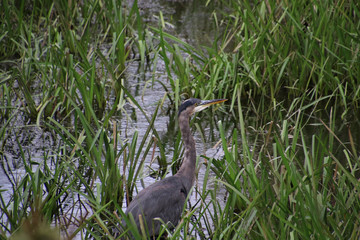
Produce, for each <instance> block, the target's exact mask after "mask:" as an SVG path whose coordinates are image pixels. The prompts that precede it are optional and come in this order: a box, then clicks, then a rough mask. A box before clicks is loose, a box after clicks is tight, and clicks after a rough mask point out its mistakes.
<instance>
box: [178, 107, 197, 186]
mask: <svg viewBox="0 0 360 240" xmlns="http://www.w3.org/2000/svg"><path fill="white" fill-rule="evenodd" d="M189 121H190V116H189V115H187V114H181V115H180V116H179V126H180V131H181V136H182V140H183V143H184V148H185V153H184V159H183V162H182V164H181V167H180V169H179V171H178V172H177V173H176V175H178V176H181V179H182V180H183V184H184V186H185V188H186V191H187V192H189V191H190V188H191V187H192V185H193V184H194V180H195V164H196V148H195V141H194V138H193V136H192V135H191V131H190V124H189Z"/></svg>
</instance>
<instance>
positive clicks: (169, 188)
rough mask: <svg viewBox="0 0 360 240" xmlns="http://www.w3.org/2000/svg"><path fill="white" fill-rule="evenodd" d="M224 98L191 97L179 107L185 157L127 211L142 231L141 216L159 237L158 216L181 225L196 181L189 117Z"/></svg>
mask: <svg viewBox="0 0 360 240" xmlns="http://www.w3.org/2000/svg"><path fill="white" fill-rule="evenodd" d="M224 101H226V99H216V100H210V101H202V100H200V99H195V98H191V99H188V100H186V101H185V102H184V103H183V104H182V105H181V106H180V107H179V114H178V119H179V127H180V131H181V135H182V140H183V142H184V148H185V153H184V159H183V162H182V164H181V167H180V169H179V171H178V172H177V173H176V174H175V175H174V176H171V177H167V178H165V179H163V180H160V181H158V182H155V183H154V184H152V185H150V186H149V187H147V188H145V189H143V190H142V191H141V192H140V193H139V194H138V195H137V196H136V197H135V198H134V199H133V201H132V202H131V203H130V204H129V206H128V208H127V210H126V212H125V214H126V215H129V214H130V213H131V214H132V215H133V217H134V220H135V223H136V225H137V228H138V229H139V231H140V220H139V216H141V217H142V218H143V222H144V225H145V226H147V230H148V234H149V236H156V235H158V233H159V231H160V227H161V224H162V222H161V221H159V220H158V219H157V218H160V219H162V221H163V222H164V223H166V224H167V225H168V227H170V228H172V227H176V225H177V224H178V222H179V220H180V217H181V213H182V210H183V207H184V205H185V200H186V197H187V195H188V193H189V192H190V189H191V187H192V186H193V184H194V181H195V163H196V149H195V141H194V138H193V137H192V135H191V131H190V126H189V121H190V117H191V116H192V115H193V114H194V113H195V112H198V111H201V110H203V109H205V108H207V107H208V106H210V105H212V104H215V103H220V102H224ZM154 218H155V219H154ZM123 225H125V221H123Z"/></svg>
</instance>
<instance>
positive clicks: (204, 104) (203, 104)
mask: <svg viewBox="0 0 360 240" xmlns="http://www.w3.org/2000/svg"><path fill="white" fill-rule="evenodd" d="M225 101H227V99H214V100H202V101H201V102H200V103H199V105H198V106H196V107H195V109H194V112H200V111H202V110H204V109H205V108H208V107H209V106H211V105H214V104H217V103H222V102H225Z"/></svg>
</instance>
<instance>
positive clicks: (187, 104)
mask: <svg viewBox="0 0 360 240" xmlns="http://www.w3.org/2000/svg"><path fill="white" fill-rule="evenodd" d="M225 101H227V99H213V100H200V99H197V98H189V99H187V100H185V101H184V102H183V103H182V104H181V105H180V107H179V116H180V114H181V113H182V112H184V111H186V112H187V113H188V114H189V116H191V115H192V114H194V113H196V112H200V111H202V110H204V109H206V108H208V107H209V106H211V105H213V104H217V103H222V102H225Z"/></svg>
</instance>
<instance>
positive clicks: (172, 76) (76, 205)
mask: <svg viewBox="0 0 360 240" xmlns="http://www.w3.org/2000/svg"><path fill="white" fill-rule="evenodd" d="M193 2H196V3H191V4H198V5H201V6H202V7H204V8H209V9H211V10H209V13H210V14H209V19H206V20H207V24H208V25H212V26H213V28H214V31H213V32H212V34H214V35H211V38H212V44H210V45H203V46H202V45H200V44H199V43H195V42H193V41H192V39H184V38H183V35H177V34H176V29H175V31H174V28H175V27H174V25H172V22H171V21H172V20H173V19H172V18H171V17H167V16H166V13H162V12H159V9H156V11H155V12H156V13H155V14H154V15H151V16H150V17H147V18H146V16H145V17H144V12H143V11H144V8H143V7H144V6H142V5H141V6H140V5H139V4H140V3H138V2H137V1H134V2H133V4H132V5H128V4H127V3H125V2H123V1H110V0H104V1H55V2H53V1H34V2H29V1H26V0H21V1H13V0H3V1H2V2H1V3H0V6H1V7H2V8H3V9H6V11H3V12H1V13H0V25H1V28H0V44H1V46H2V47H1V48H0V122H1V124H0V162H1V166H2V167H1V168H2V170H1V171H2V172H4V174H3V175H2V176H4V177H2V176H1V178H0V179H1V181H4V182H5V181H6V182H7V185H6V187H5V186H3V183H2V182H1V183H0V184H1V189H0V219H1V223H0V224H1V227H0V229H1V230H0V235H1V238H7V237H9V236H12V237H15V239H16V237H18V236H20V237H21V234H22V233H24V232H25V233H26V231H27V230H28V229H29V228H31V226H33V227H34V228H37V227H38V228H44V229H45V230H46V227H44V226H56V227H55V228H53V227H49V231H48V232H49V233H51V232H53V231H55V232H59V231H61V233H62V236H63V237H64V238H72V237H74V236H76V235H81V236H82V237H83V238H84V239H88V238H104V237H108V238H116V236H117V235H118V234H119V232H121V226H120V225H119V223H120V222H121V219H123V218H125V220H126V223H127V225H128V226H130V225H131V224H130V222H131V219H127V218H126V217H125V216H124V212H123V208H124V206H125V205H126V204H128V203H129V201H131V199H132V197H133V196H134V194H136V193H137V192H138V190H140V189H137V188H138V187H139V185H137V183H138V184H139V182H140V184H141V185H144V183H143V179H144V176H145V175H151V176H154V177H155V178H162V177H164V176H165V175H166V174H167V173H168V172H170V171H172V172H173V173H174V172H176V170H177V167H178V166H179V160H180V159H181V158H182V154H183V151H182V143H181V141H180V139H181V138H180V135H179V134H177V131H176V128H177V126H176V123H175V120H174V119H176V117H175V116H176V112H177V108H178V106H179V104H180V103H181V101H182V100H183V99H185V98H188V97H198V98H202V99H215V98H227V99H229V101H228V102H229V103H228V104H227V105H225V106H224V107H223V108H222V109H219V110H218V111H216V115H215V114H214V113H213V112H212V111H208V113H207V114H199V115H197V116H196V117H195V118H194V119H193V120H192V123H191V124H192V126H193V127H194V128H195V127H196V128H197V129H198V130H199V131H198V132H199V135H200V137H199V138H201V139H202V140H203V141H204V142H206V141H208V142H214V143H217V144H215V145H216V146H221V149H223V150H222V151H223V154H222V155H221V154H220V155H216V157H210V156H205V155H202V156H201V157H200V158H199V163H198V164H199V168H201V170H200V171H201V173H203V174H202V175H203V176H202V182H200V181H199V183H198V184H197V187H195V188H194V189H193V195H196V200H197V201H196V202H195V203H192V204H188V206H187V207H186V208H185V209H184V212H183V217H182V220H181V221H180V223H179V225H178V226H177V228H176V229H175V230H174V231H169V230H168V229H166V228H164V229H163V231H162V233H161V234H163V235H165V234H167V236H168V237H169V238H172V239H184V238H187V237H189V236H190V237H197V238H202V239H206V238H210V239H230V238H232V239H244V238H246V239H264V238H265V239H283V238H293V239H358V238H359V237H360V236H359V232H360V231H359V222H360V221H359V213H360V202H359V201H360V200H359V197H358V196H359V190H360V189H359V183H358V177H359V157H360V153H359V145H360V142H359V139H360V132H359V129H360V125H359V122H360V121H359V116H360V114H359V100H360V80H359V77H358V76H360V64H359V62H360V59H359V57H360V54H359V49H360V40H359V29H360V26H359V24H360V6H359V4H358V3H357V2H356V1H337V2H331V1H320V0H319V1H317V0H315V1H311V2H309V1H307V2H306V1H275V0H267V1H261V2H250V1H237V0H230V1H225V0H224V1H193ZM169 4H176V3H169ZM183 7H184V6H183ZM192 7H193V8H194V9H195V8H196V6H195V5H194V6H192ZM149 19H150V20H149ZM154 19H155V20H154ZM180 22H181V21H180ZM194 27H195V26H194ZM204 35H205V34H204ZM204 38H205V36H204ZM134 66H135V67H134ZM130 68H134V69H136V70H134V71H133V70H131V71H130V70H129V69H130ZM158 69H161V71H163V72H164V73H163V74H164V75H161V77H158V76H159V73H158V72H157V71H158ZM133 75H136V77H134V78H135V79H136V81H133V82H132V81H131V79H132V77H133ZM149 75H151V76H150V77H149ZM159 86H160V87H159ZM154 88H162V95H161V96H156V97H158V98H156V99H153V97H151V98H150V99H149V98H146V93H147V92H150V91H153V89H154ZM144 103H146V104H147V106H149V105H150V106H151V108H148V109H146V108H144ZM149 109H150V110H149ZM164 115H165V116H169V118H170V120H169V121H168V122H169V123H166V124H168V126H169V127H165V130H163V129H158V128H157V121H159V120H160V119H161V118H162V117H163V116H164ZM139 119H142V120H143V122H141V123H140V124H142V125H146V127H144V128H143V131H139V130H138V129H136V127H133V128H132V129H130V128H131V127H129V126H131V125H132V123H133V122H136V121H138V120H139ZM166 124H164V125H166ZM129 129H130V130H129ZM213 130H215V131H213ZM164 132H165V133H164ZM148 162H150V164H149V165H150V166H149V167H148V166H147V165H148V164H147V163H148ZM153 162H155V166H153V165H151V164H153ZM199 175H200V174H199ZM224 189H226V193H224V191H225V190H224ZM224 198H225V200H224ZM32 224H33V225H32ZM29 226H30V227H29ZM131 231H135V232H136V230H134V229H132V230H131ZM135 234H136V233H135ZM138 236H139V237H141V235H138Z"/></svg>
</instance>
